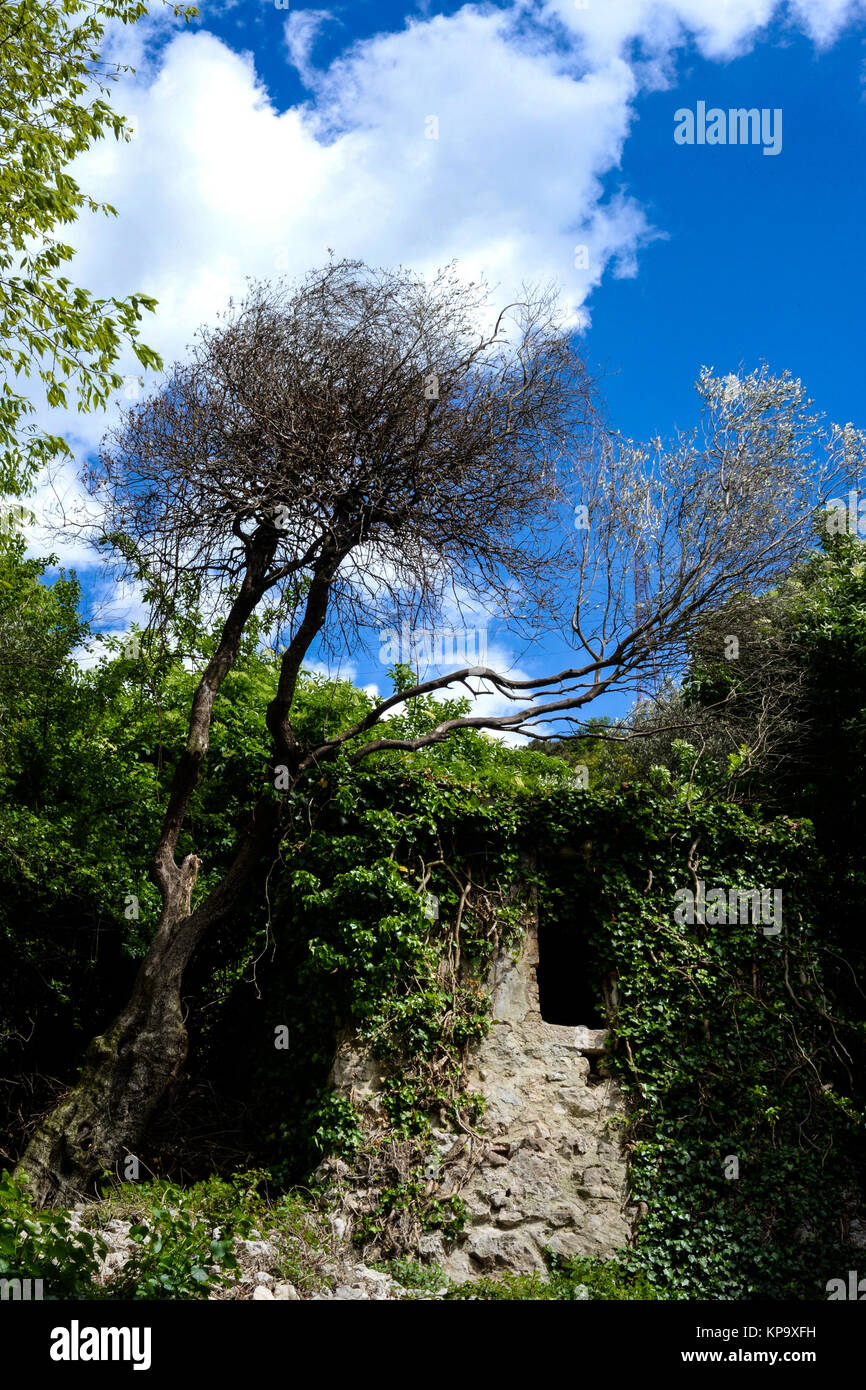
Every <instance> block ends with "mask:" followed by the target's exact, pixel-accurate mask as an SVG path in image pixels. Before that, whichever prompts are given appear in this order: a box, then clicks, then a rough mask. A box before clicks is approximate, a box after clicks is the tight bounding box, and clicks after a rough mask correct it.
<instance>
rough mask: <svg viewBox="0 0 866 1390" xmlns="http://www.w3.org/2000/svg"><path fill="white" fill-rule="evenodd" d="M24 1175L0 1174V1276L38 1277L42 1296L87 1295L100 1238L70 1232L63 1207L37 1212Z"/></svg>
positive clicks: (103, 1247) (102, 1246)
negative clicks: (40, 1282) (41, 1284)
mask: <svg viewBox="0 0 866 1390" xmlns="http://www.w3.org/2000/svg"><path fill="white" fill-rule="evenodd" d="M27 1181H28V1180H27V1178H26V1177H17V1176H13V1175H12V1174H11V1173H0V1278H3V1279H7V1278H8V1279H41V1280H42V1281H43V1293H44V1296H45V1297H46V1298H92V1297H94V1287H93V1280H94V1278H95V1276H96V1273H97V1271H98V1269H99V1256H100V1255H103V1254H104V1253H105V1251H106V1250H107V1246H106V1244H105V1242H104V1241H103V1240H102V1239H101V1237H99V1236H98V1235H94V1234H93V1233H92V1232H90V1231H85V1230H74V1229H73V1227H72V1225H71V1223H70V1219H69V1213H68V1212H67V1211H64V1210H57V1211H41V1210H38V1209H37V1208H36V1207H35V1206H34V1203H33V1198H32V1197H31V1195H30V1193H29V1191H28V1186H27Z"/></svg>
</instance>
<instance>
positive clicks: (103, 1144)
mask: <svg viewBox="0 0 866 1390" xmlns="http://www.w3.org/2000/svg"><path fill="white" fill-rule="evenodd" d="M198 868H199V860H198V859H196V858H195V856H193V855H189V856H188V857H187V858H186V859H185V860H184V861H183V863H182V864H181V866H180V870H179V873H178V876H177V880H176V884H175V885H174V888H173V891H172V892H170V893H169V895H168V898H167V901H166V902H165V904H164V907H163V911H162V914H161V917H160V923H159V926H158V928H157V931H156V934H155V935H154V938H153V941H152V942H151V944H150V948H149V949H148V952H147V955H146V956H145V959H144V960H143V962H142V964H141V968H140V970H139V972H138V975H137V977H136V980H135V984H134V986H133V990H132V994H131V997H130V999H129V1002H128V1003H127V1005H126V1007H125V1008H124V1009H123V1011H122V1012H121V1013H120V1014H119V1015H118V1017H117V1018H116V1019H115V1020H114V1022H113V1023H112V1024H111V1026H110V1027H109V1028H107V1029H106V1031H105V1032H104V1033H102V1034H101V1035H100V1036H99V1037H97V1038H94V1039H93V1041H92V1042H91V1043H90V1045H89V1046H88V1049H87V1052H86V1054H85V1059H84V1065H83V1067H82V1070H81V1075H80V1077H79V1079H78V1081H77V1082H76V1084H75V1086H74V1087H73V1088H72V1090H71V1091H69V1092H68V1094H67V1095H66V1096H65V1097H64V1098H63V1099H62V1100H61V1101H60V1102H59V1104H58V1105H56V1106H55V1107H54V1109H53V1110H52V1111H51V1112H50V1113H49V1114H48V1115H47V1116H46V1117H45V1118H44V1119H43V1120H42V1122H41V1123H40V1124H39V1126H38V1128H37V1129H36V1131H35V1133H34V1134H33V1135H32V1137H31V1139H30V1142H29V1144H28V1145H27V1148H26V1150H25V1152H24V1154H23V1156H22V1158H21V1160H20V1162H19V1164H18V1171H19V1172H20V1171H23V1172H25V1173H26V1174H27V1175H28V1177H29V1179H30V1190H31V1192H32V1193H33V1195H34V1197H35V1199H36V1202H37V1204H38V1205H39V1206H46V1205H56V1204H60V1203H71V1202H73V1201H74V1200H75V1199H76V1198H78V1197H81V1196H83V1195H87V1194H89V1195H91V1196H92V1195H94V1194H93V1185H94V1183H96V1182H97V1181H98V1180H99V1179H100V1178H101V1177H102V1175H103V1174H104V1173H105V1172H106V1171H108V1172H111V1171H116V1168H115V1165H116V1164H117V1163H118V1161H120V1162H122V1161H123V1159H124V1158H125V1157H126V1155H128V1154H135V1153H136V1146H137V1145H138V1142H139V1140H140V1139H141V1136H142V1134H143V1133H144V1130H145V1128H146V1126H147V1123H148V1121H149V1120H150V1117H151V1115H152V1114H153V1112H154V1110H155V1108H156V1106H157V1105H158V1104H159V1101H160V1100H161V1098H162V1097H163V1095H164V1094H165V1092H166V1089H167V1088H168V1086H169V1085H170V1084H171V1083H172V1082H173V1081H175V1080H176V1079H178V1078H179V1076H180V1075H181V1072H182V1068H183V1064H184V1062H185V1060H186V1055H187V1034H186V1028H185V1027H184V1023H183V1015H182V1010H181V1000H180V987H181V981H182V979H183V972H184V969H185V968H186V965H187V963H188V961H189V958H190V956H191V955H192V952H193V950H194V949H195V946H196V943H197V941H198V939H199V937H200V936H201V934H202V932H203V930H204V925H203V924H202V923H201V922H194V921H193V919H192V918H191V917H190V915H189V900H190V894H191V892H192V888H193V885H194V883H195V878H196V874H197V873H198ZM118 1176H121V1174H118Z"/></svg>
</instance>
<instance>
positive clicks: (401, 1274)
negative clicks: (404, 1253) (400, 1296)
mask: <svg viewBox="0 0 866 1390" xmlns="http://www.w3.org/2000/svg"><path fill="white" fill-rule="evenodd" d="M371 1268H373V1269H378V1270H381V1272H382V1273H383V1274H387V1275H388V1277H389V1278H390V1279H391V1280H392V1281H393V1282H394V1283H395V1284H400V1285H401V1287H402V1288H404V1289H419V1290H420V1291H421V1292H422V1293H438V1292H440V1291H444V1290H445V1289H447V1288H449V1287H450V1280H448V1279H447V1278H446V1277H445V1275H444V1274H443V1273H442V1271H441V1269H437V1268H436V1267H435V1266H430V1265H422V1264H419V1263H418V1261H417V1260H405V1259H396V1260H382V1261H380V1262H379V1263H378V1264H374V1265H372V1266H371Z"/></svg>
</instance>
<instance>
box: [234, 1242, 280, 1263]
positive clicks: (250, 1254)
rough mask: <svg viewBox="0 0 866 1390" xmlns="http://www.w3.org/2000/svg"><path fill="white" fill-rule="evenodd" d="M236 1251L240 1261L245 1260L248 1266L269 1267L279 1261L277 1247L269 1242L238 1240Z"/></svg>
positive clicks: (235, 1245)
mask: <svg viewBox="0 0 866 1390" xmlns="http://www.w3.org/2000/svg"><path fill="white" fill-rule="evenodd" d="M234 1250H235V1254H236V1255H237V1257H238V1259H239V1260H245V1261H246V1262H247V1263H248V1264H257V1265H269V1264H273V1262H274V1261H275V1260H276V1259H277V1249H276V1246H274V1245H272V1244H271V1242H270V1241H269V1240H240V1239H236V1240H235V1244H234Z"/></svg>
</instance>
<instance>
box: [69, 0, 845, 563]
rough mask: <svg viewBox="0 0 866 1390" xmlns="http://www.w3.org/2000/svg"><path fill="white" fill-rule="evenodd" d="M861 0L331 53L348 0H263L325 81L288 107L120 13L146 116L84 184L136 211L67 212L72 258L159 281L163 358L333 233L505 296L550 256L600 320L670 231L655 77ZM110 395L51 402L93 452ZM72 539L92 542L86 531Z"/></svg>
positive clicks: (568, 13) (244, 70) (760, 3)
mask: <svg viewBox="0 0 866 1390" xmlns="http://www.w3.org/2000/svg"><path fill="white" fill-rule="evenodd" d="M222 8H223V9H225V8H226V5H225V4H223V6H222ZM864 11H866V0H821V2H820V3H816V2H815V0H790V4H788V5H783V4H782V3H779V0H615V3H613V2H612V0H610V2H604V0H589V3H588V6H587V8H586V9H582V8H578V7H577V6H576V5H575V4H574V3H573V0H540V2H539V3H536V2H534V0H515V3H514V4H513V5H512V6H510V7H504V8H492V7H487V6H475V5H467V6H464V7H463V8H462V9H460V10H458V11H457V12H456V13H454V14H452V15H449V16H447V17H446V16H436V17H434V18H431V19H428V20H424V21H414V22H410V23H408V24H407V25H406V27H405V28H404V29H403V30H401V31H400V32H394V33H382V34H378V35H376V36H374V37H372V38H369V39H366V40H364V41H361V42H358V43H355V44H354V45H352V46H351V47H350V48H349V49H348V50H347V51H346V52H345V53H344V54H343V55H342V56H341V57H340V58H338V59H337V60H336V61H335V62H334V63H333V64H331V66H330V67H329V68H327V70H324V71H317V70H316V69H315V67H314V66H313V64H312V58H313V55H314V52H315V50H314V41H315V38H316V35H317V34H318V32H319V30H320V28H321V25H322V24H324V23H326V22H328V21H329V20H332V19H333V16H332V15H331V14H330V12H329V11H327V10H323V9H318V8H317V9H307V10H294V9H293V10H292V12H291V14H290V15H289V16H288V19H286V16H285V14H284V13H283V12H281V11H280V10H278V9H277V8H276V7H268V6H262V7H261V8H260V9H259V10H258V11H257V15H256V24H257V26H258V29H259V31H261V30H262V26H267V25H271V26H272V29H273V35H274V46H275V47H279V45H280V43H282V42H284V43H285V45H286V52H287V61H291V62H292V63H293V64H294V65H295V66H296V68H297V69H298V70H299V72H300V73H301V75H302V77H303V80H304V81H305V82H306V83H307V84H308V87H309V90H310V99H309V100H308V101H307V102H305V103H303V104H301V105H299V106H296V107H293V108H290V109H288V110H284V111H280V110H279V109H278V108H277V106H276V104H275V100H274V97H273V94H271V93H269V92H268V91H266V90H265V88H264V86H263V85H262V83H261V80H260V79H259V77H258V76H257V73H256V70H255V66H254V61H253V58H252V57H251V56H250V55H249V54H239V53H237V52H234V51H232V49H230V48H229V47H228V46H227V45H226V43H224V42H222V41H221V40H220V39H218V38H216V37H215V36H214V35H212V34H210V33H208V32H206V31H205V30H203V29H202V28H201V27H199V28H197V29H192V30H191V29H187V30H183V29H182V26H178V24H177V23H176V21H174V20H172V19H171V17H170V15H168V13H167V12H166V11H165V10H163V9H160V10H159V11H157V12H156V14H155V16H154V17H153V18H152V19H148V20H146V21H145V22H144V23H143V24H142V25H136V26H132V27H131V28H127V29H123V30H120V29H118V31H117V33H116V34H115V36H114V40H113V42H114V50H113V56H116V57H119V58H122V59H123V60H124V61H127V62H134V63H135V65H136V66H137V68H138V74H137V75H136V76H134V77H126V78H123V79H122V80H121V81H120V82H119V83H117V84H116V85H115V87H114V94H113V104H114V105H115V107H116V108H117V109H118V110H121V111H125V112H127V113H129V114H130V115H132V116H134V117H135V124H136V136H135V139H134V140H133V141H132V142H131V144H129V145H117V144H115V142H114V141H113V140H106V141H103V142H100V143H99V144H98V145H97V146H96V147H95V148H94V149H93V150H92V151H90V152H88V153H87V154H86V155H85V156H83V157H82V158H81V159H80V160H79V161H78V162H77V165H76V169H75V173H76V176H77V177H78V178H79V181H80V182H81V184H82V186H83V187H84V188H86V189H87V190H88V192H90V193H91V194H93V195H94V196H96V197H101V198H106V199H108V200H109V201H111V202H112V203H113V204H114V205H115V206H116V207H117V209H118V212H119V218H118V219H116V220H114V219H111V220H106V219H102V218H98V217H93V216H87V217H85V218H83V219H82V220H81V222H80V223H79V224H77V225H76V226H75V227H73V228H72V229H70V231H69V233H68V235H69V236H70V237H71V239H72V240H74V242H75V244H76V245H77V246H78V255H77V256H76V259H75V262H74V264H73V268H72V275H73V276H74V278H75V279H76V280H77V281H78V282H79V283H81V284H84V285H87V286H88V287H89V288H90V289H92V290H93V291H95V292H96V293H98V294H102V295H117V296H124V295H126V294H128V293H129V292H131V291H134V290H137V289H140V290H142V291H145V292H147V293H150V294H153V295H155V296H156V298H157V299H158V300H159V310H158V315H157V317H156V319H155V320H154V321H149V322H145V325H144V329H143V336H144V337H145V340H146V341H148V342H149V343H151V344H153V346H155V347H156V348H157V349H158V350H159V351H161V352H162V353H163V355H164V356H165V357H166V359H167V360H171V359H173V358H174V357H176V356H181V355H182V354H183V352H184V349H185V346H186V344H187V343H188V342H189V341H190V339H191V337H192V335H193V333H194V331H195V329H196V327H197V326H198V325H199V324H200V323H202V322H205V321H211V322H212V321H213V319H214V317H215V315H216V313H217V312H218V311H220V310H222V309H223V308H224V307H225V304H226V301H227V299H228V296H229V295H230V294H232V293H238V292H242V290H243V285H244V277H245V276H247V275H252V276H264V277H268V276H270V277H273V276H275V275H278V274H280V273H289V274H300V273H303V272H304V271H306V270H307V269H309V268H310V267H312V266H315V265H319V264H321V263H322V262H323V261H324V260H325V258H326V255H327V248H328V247H332V248H333V249H334V251H335V252H336V254H337V255H338V256H344V255H345V256H358V257H361V258H363V259H366V260H369V261H372V262H375V263H378V264H383V265H394V264H398V263H400V264H404V265H410V266H412V267H414V268H416V269H418V270H419V271H421V272H422V273H423V272H426V271H429V270H431V269H433V268H434V267H436V266H439V265H442V264H444V263H445V262H447V261H449V260H450V259H452V258H457V260H458V261H459V263H460V265H461V267H462V269H463V270H464V271H465V272H466V273H467V274H469V275H473V276H477V275H479V274H481V273H483V274H484V275H485V276H486V278H487V279H488V280H490V281H491V282H492V283H493V284H494V285H498V287H499V288H498V291H497V293H498V295H499V296H500V297H501V298H502V299H503V300H504V299H506V298H510V297H512V296H513V294H514V292H515V291H516V290H517V289H518V288H519V286H520V284H521V283H522V282H524V281H526V280H529V281H547V280H550V279H554V280H556V281H558V282H559V283H560V284H561V285H562V289H563V294H564V298H565V301H566V303H567V304H568V306H569V307H570V308H571V310H572V311H573V312H574V313H575V314H576V313H577V311H578V309H579V308H580V307H581V306H583V310H584V321H585V315H586V305H587V301H588V300H589V299H590V296H591V293H592V290H593V288H594V287H595V286H597V285H598V284H599V282H600V280H601V278H602V276H603V275H604V274H605V273H606V272H608V273H609V272H613V273H615V274H626V275H632V274H635V273H636V272H637V270H638V266H639V253H640V250H641V248H642V247H643V246H645V245H646V243H647V242H648V241H649V240H650V239H651V238H652V236H653V235H654V232H653V229H652V228H651V227H650V225H649V222H648V220H647V216H646V214H645V212H644V210H643V209H642V208H641V207H640V206H639V204H638V203H637V202H636V201H635V200H634V199H633V198H631V197H630V196H629V194H628V190H627V189H621V188H618V187H617V185H616V174H617V170H618V168H619V165H620V161H621V157H622V153H623V149H624V146H625V142H626V141H627V139H628V136H629V131H630V128H631V124H632V121H633V120H634V119H635V116H636V108H637V105H638V102H639V99H640V95H641V92H642V91H643V90H647V89H651V88H653V87H656V88H657V87H658V86H660V85H664V84H666V83H670V82H672V81H673V80H674V76H675V66H676V63H677V61H678V60H679V59H680V58H681V57H682V56H683V54H687V52H688V49H689V45H690V44H691V43H694V45H696V46H697V49H698V50H699V51H700V52H701V53H702V54H703V55H704V56H705V57H707V58H710V59H717V60H720V61H721V60H729V59H731V58H732V57H735V56H736V55H737V54H739V53H742V52H744V51H746V50H747V49H748V48H750V47H751V46H753V45H754V44H755V43H757V42H759V41H760V39H761V36H762V34H763V33H764V32H765V29H766V26H767V24H768V23H769V22H770V21H771V20H776V21H779V20H783V19H787V20H788V21H789V22H790V23H791V24H792V25H796V26H797V27H798V28H799V29H801V30H802V31H804V32H806V33H807V34H808V35H810V36H811V37H812V38H813V39H814V41H815V42H816V43H818V44H827V43H830V42H832V40H833V39H834V38H835V37H836V35H837V34H838V33H839V32H840V31H841V29H842V28H843V27H844V26H845V25H846V24H849V23H851V22H853V21H854V20H855V19H856V18H857V17H860V16H862V15H863V14H864ZM203 20H204V22H205V23H206V20H207V11H206V10H205V11H203ZM431 116H434V117H435V118H436V120H437V122H438V131H435V130H434V127H433V126H431V123H430V122H429V120H428V118H429V117H431ZM432 133H437V134H438V138H435V139H431V138H427V137H428V135H430V134H432ZM577 246H585V247H586V248H587V253H588V265H587V266H586V267H582V266H581V265H580V264H575V261H576V260H579V259H580V258H579V257H577V256H576V255H575V248H576V247H577ZM121 370H122V371H125V372H129V373H130V374H131V373H135V372H136V371H137V364H136V363H135V361H134V359H128V360H127V361H126V362H124V363H123V364H122V366H121ZM109 418H110V416H91V417H88V416H81V415H78V414H74V413H72V412H68V413H61V414H60V416H59V419H58V417H57V416H56V415H55V416H54V417H53V418H52V419H51V421H50V423H51V427H52V428H53V429H63V428H65V429H66V430H67V431H68V434H69V438H70V441H71V442H72V443H73V444H74V446H75V448H76V450H77V452H78V454H79V456H83V455H84V454H85V453H86V452H87V451H88V450H92V449H93V448H94V447H95V445H96V444H97V442H98V440H99V438H100V436H101V434H102V433H103V430H104V428H105V426H106V423H107V421H108V419H109ZM67 482H68V483H69V484H70V486H72V483H71V480H69V479H67ZM53 545H54V548H55V549H56V548H57V543H56V542H53ZM61 558H62V559H63V561H64V562H65V563H70V562H74V563H78V564H79V565H82V564H84V563H86V556H85V555H84V553H83V551H82V549H81V547H80V546H76V545H75V544H74V543H73V544H71V545H70V546H69V547H66V549H65V550H64V551H62V552H61Z"/></svg>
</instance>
